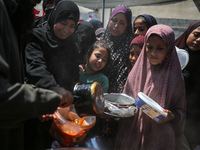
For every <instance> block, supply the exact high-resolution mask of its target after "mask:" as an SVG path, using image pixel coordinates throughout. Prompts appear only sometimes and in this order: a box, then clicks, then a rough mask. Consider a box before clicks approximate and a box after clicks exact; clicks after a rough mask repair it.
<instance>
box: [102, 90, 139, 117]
mask: <svg viewBox="0 0 200 150" xmlns="http://www.w3.org/2000/svg"><path fill="white" fill-rule="evenodd" d="M104 99H105V109H104V114H106V115H109V116H113V117H120V118H124V117H132V116H134V114H135V113H136V112H137V107H135V106H133V104H134V103H135V99H134V98H133V97H130V96H128V95H126V94H124V93H110V94H108V93H104Z"/></svg>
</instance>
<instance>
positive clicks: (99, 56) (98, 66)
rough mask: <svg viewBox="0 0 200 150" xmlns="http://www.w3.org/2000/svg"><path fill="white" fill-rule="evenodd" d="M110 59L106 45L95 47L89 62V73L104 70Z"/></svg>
mask: <svg viewBox="0 0 200 150" xmlns="http://www.w3.org/2000/svg"><path fill="white" fill-rule="evenodd" d="M107 61H108V52H107V50H106V49H105V48H104V47H100V48H97V49H95V50H94V51H93V52H92V54H91V56H90V58H89V61H88V63H87V69H86V71H87V73H95V72H97V71H100V70H102V69H103V68H104V67H105V65H106V63H107Z"/></svg>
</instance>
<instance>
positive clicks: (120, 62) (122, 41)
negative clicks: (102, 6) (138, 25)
mask: <svg viewBox="0 0 200 150" xmlns="http://www.w3.org/2000/svg"><path fill="white" fill-rule="evenodd" d="M117 13H123V14H124V15H125V17H126V21H127V27H126V30H125V32H124V33H123V34H122V35H120V36H117V37H115V36H112V35H111V33H110V31H109V28H108V26H109V23H108V25H107V28H106V31H105V33H104V35H103V37H102V39H104V40H106V42H107V43H108V44H109V46H110V47H111V53H112V58H111V61H109V62H108V63H107V67H106V68H105V69H104V72H103V73H104V74H105V75H106V76H107V77H108V79H109V89H108V93H121V92H122V91H123V89H124V84H125V82H126V79H127V76H128V73H129V70H130V67H131V64H130V60H129V54H130V49H129V46H130V43H131V41H132V39H133V34H132V28H131V27H132V25H131V19H132V12H131V10H130V9H129V8H128V7H126V6H121V5H120V6H118V7H116V8H115V10H114V11H113V12H112V14H111V16H110V20H111V19H112V18H113V17H114V16H115V15H116V14H117ZM110 20H109V22H110Z"/></svg>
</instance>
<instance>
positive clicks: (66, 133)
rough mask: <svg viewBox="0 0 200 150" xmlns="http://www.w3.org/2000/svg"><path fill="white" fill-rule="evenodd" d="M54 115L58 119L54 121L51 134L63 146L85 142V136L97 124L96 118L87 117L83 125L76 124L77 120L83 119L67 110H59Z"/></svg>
mask: <svg viewBox="0 0 200 150" xmlns="http://www.w3.org/2000/svg"><path fill="white" fill-rule="evenodd" d="M70 114H71V116H70ZM54 115H55V116H56V119H53V121H52V125H51V128H50V130H49V132H50V134H51V135H52V136H53V137H54V138H55V139H56V140H57V141H58V142H59V143H60V144H61V145H62V146H67V147H69V146H74V145H76V144H80V143H81V142H83V140H84V138H85V136H86V135H87V133H88V132H89V130H90V129H91V128H92V127H93V126H94V124H95V122H96V117H95V116H86V117H84V118H85V119H84V121H83V123H82V124H81V125H79V124H77V123H75V120H79V121H80V120H81V119H82V118H80V117H79V116H78V115H77V114H75V113H71V112H69V109H67V108H60V109H58V110H57V111H56V112H55V113H54ZM69 119H72V120H69Z"/></svg>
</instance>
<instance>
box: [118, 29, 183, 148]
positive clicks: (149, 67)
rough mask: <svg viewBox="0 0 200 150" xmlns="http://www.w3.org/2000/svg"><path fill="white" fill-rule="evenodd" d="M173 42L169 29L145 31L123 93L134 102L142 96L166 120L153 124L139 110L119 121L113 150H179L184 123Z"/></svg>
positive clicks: (179, 73) (180, 78) (177, 63)
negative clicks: (157, 107) (148, 98)
mask: <svg viewBox="0 0 200 150" xmlns="http://www.w3.org/2000/svg"><path fill="white" fill-rule="evenodd" d="M174 38H175V36H174V32H173V30H172V29H171V28H170V27H169V26H166V25H155V26H153V27H151V28H149V30H148V31H147V33H146V36H145V42H144V46H143V49H142V51H141V53H140V56H139V58H138V60H137V61H136V64H135V65H134V66H133V69H132V70H131V72H130V74H129V76H128V79H127V82H126V85H125V88H124V91H123V92H124V93H126V94H128V95H130V96H132V97H133V98H135V99H136V98H137V94H138V93H139V92H143V93H144V94H146V95H147V96H149V97H150V98H152V99H153V100H154V101H156V102H157V103H158V104H159V105H161V107H163V108H164V109H165V110H164V112H165V113H167V117H165V118H164V119H162V120H160V122H155V121H154V120H153V119H151V118H150V117H149V116H147V115H146V114H145V113H144V112H142V110H139V111H138V112H137V113H136V114H135V115H134V117H132V118H127V119H121V120H120V123H119V130H118V133H117V136H116V144H115V149H136V150H146V149H148V150H155V149H165V150H166V149H169V150H180V147H181V137H182V132H183V129H184V121H185V91H184V88H185V87H184V80H183V76H182V73H181V67H180V63H179V60H178V56H177V53H176V49H175V45H174Z"/></svg>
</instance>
